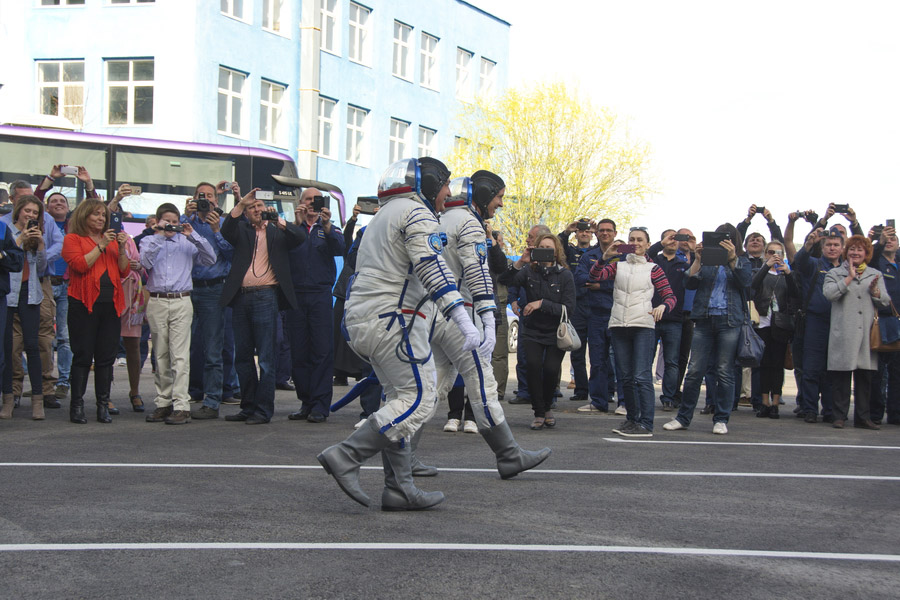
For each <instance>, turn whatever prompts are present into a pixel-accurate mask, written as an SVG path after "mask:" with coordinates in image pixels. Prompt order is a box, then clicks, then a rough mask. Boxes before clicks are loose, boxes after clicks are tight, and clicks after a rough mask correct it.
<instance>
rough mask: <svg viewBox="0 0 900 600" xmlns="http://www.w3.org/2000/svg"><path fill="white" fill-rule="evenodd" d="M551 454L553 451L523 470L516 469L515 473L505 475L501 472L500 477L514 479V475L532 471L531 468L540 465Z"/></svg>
mask: <svg viewBox="0 0 900 600" xmlns="http://www.w3.org/2000/svg"><path fill="white" fill-rule="evenodd" d="M551 454H553V451H550V452H548V453H547V456H545V457H544V458H542V459H541V460H539V461H538V462H536V463H534V464H533V465H531V466H530V467H528V468H527V469H522V470H521V471H516V472H515V473H511V474H509V475H504V474H503V473H500V479H512V478H513V477H515V476H516V475H518V474H519V473H524V472H525V471H530V470H531V469H533V468H535V467H537V466H538V465H540V464H541V463H543V462H544V461H545V460H547V459H548V458H550V455H551Z"/></svg>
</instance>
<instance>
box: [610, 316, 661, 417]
mask: <svg viewBox="0 0 900 600" xmlns="http://www.w3.org/2000/svg"><path fill="white" fill-rule="evenodd" d="M610 333H611V334H612V343H613V347H614V348H615V352H616V374H617V376H618V380H619V381H620V382H621V383H622V388H623V391H624V392H625V394H624V396H625V410H627V411H628V413H627V416H626V417H625V418H626V419H628V420H629V421H633V422H634V423H638V424H639V425H643V426H644V428H645V429H647V431H653V411H654V409H655V404H656V399H655V398H654V397H653V373H652V371H653V350H654V349H655V347H656V332H655V331H654V330H653V329H651V328H649V327H613V328H611V329H610Z"/></svg>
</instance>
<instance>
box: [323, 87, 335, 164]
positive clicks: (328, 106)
mask: <svg viewBox="0 0 900 600" xmlns="http://www.w3.org/2000/svg"><path fill="white" fill-rule="evenodd" d="M336 111H337V102H336V101H335V100H331V99H330V98H322V97H321V96H320V97H319V156H324V157H325V158H334V159H337V122H336V121H335V119H336V116H337V113H336Z"/></svg>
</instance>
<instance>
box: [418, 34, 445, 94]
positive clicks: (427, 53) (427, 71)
mask: <svg viewBox="0 0 900 600" xmlns="http://www.w3.org/2000/svg"><path fill="white" fill-rule="evenodd" d="M437 44H438V39H437V38H436V37H434V36H433V35H428V34H427V33H423V34H422V49H421V59H422V61H421V64H420V65H419V66H420V68H419V83H420V84H422V85H423V86H425V87H427V88H431V89H433V90H436V89H438V81H439V75H440V73H439V68H438V53H437Z"/></svg>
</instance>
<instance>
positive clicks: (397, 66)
mask: <svg viewBox="0 0 900 600" xmlns="http://www.w3.org/2000/svg"><path fill="white" fill-rule="evenodd" d="M412 58H413V49H412V27H410V26H409V25H404V24H403V23H400V22H398V21H394V70H393V73H394V76H395V77H400V78H401V79H406V80H408V81H412V77H413V74H412V70H413V66H412Z"/></svg>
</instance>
